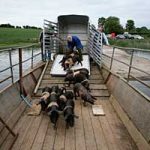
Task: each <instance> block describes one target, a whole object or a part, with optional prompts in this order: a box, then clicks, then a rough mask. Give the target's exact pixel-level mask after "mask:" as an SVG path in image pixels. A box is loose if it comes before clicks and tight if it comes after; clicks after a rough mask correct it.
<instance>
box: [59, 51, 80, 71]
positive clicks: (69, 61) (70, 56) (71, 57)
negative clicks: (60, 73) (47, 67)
mask: <svg viewBox="0 0 150 150" xmlns="http://www.w3.org/2000/svg"><path fill="white" fill-rule="evenodd" d="M59 63H60V64H61V66H62V67H63V69H64V70H69V69H70V68H71V67H72V66H74V65H75V64H76V63H77V64H79V63H80V65H81V66H82V60H81V58H80V56H79V52H78V51H73V52H68V53H66V54H65V55H64V56H63V58H62V60H61V61H60V62H59Z"/></svg>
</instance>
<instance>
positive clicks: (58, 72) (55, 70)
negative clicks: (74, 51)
mask: <svg viewBox="0 0 150 150" xmlns="http://www.w3.org/2000/svg"><path fill="white" fill-rule="evenodd" d="M63 56H64V55H57V56H56V59H55V60H54V63H53V65H52V68H51V71H50V74H51V75H52V76H65V75H66V71H64V70H63V67H62V66H61V64H60V63H59V62H60V61H61V60H62V58H63ZM81 68H86V69H88V70H89V73H90V61H89V56H88V55H83V61H82V66H81V64H75V65H74V66H73V67H72V68H71V69H73V70H74V69H81Z"/></svg>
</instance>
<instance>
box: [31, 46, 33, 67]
mask: <svg viewBox="0 0 150 150" xmlns="http://www.w3.org/2000/svg"><path fill="white" fill-rule="evenodd" d="M31 69H33V47H32V56H31Z"/></svg>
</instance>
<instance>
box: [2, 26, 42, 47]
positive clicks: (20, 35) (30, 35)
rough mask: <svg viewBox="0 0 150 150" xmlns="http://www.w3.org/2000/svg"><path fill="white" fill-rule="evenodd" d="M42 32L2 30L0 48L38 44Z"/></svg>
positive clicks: (37, 30) (35, 30) (36, 30)
mask: <svg viewBox="0 0 150 150" xmlns="http://www.w3.org/2000/svg"><path fill="white" fill-rule="evenodd" d="M40 32H41V30H39V29H15V28H0V48H7V47H13V46H22V45H28V44H33V43H37V42H38V38H39V34H40Z"/></svg>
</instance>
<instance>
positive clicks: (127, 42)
mask: <svg viewBox="0 0 150 150" xmlns="http://www.w3.org/2000/svg"><path fill="white" fill-rule="evenodd" d="M109 43H110V45H115V46H120V47H130V48H139V49H147V50H150V38H146V39H144V40H137V39H123V40H120V39H109Z"/></svg>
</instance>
